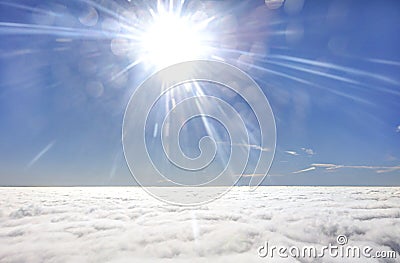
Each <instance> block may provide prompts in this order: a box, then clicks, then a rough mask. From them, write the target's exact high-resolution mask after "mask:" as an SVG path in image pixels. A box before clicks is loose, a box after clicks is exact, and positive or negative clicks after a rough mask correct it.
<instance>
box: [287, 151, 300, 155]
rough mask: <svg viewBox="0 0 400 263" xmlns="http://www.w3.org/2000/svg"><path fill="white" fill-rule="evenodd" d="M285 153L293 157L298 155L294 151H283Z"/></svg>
mask: <svg viewBox="0 0 400 263" xmlns="http://www.w3.org/2000/svg"><path fill="white" fill-rule="evenodd" d="M285 153H287V154H290V155H294V156H297V155H299V154H298V153H297V152H295V151H285Z"/></svg>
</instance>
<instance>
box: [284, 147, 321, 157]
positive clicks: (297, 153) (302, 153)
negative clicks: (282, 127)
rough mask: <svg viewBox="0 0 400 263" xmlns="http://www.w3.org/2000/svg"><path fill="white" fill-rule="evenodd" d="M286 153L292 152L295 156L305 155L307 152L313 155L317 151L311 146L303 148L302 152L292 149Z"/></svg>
mask: <svg viewBox="0 0 400 263" xmlns="http://www.w3.org/2000/svg"><path fill="white" fill-rule="evenodd" d="M285 153H287V154H290V155H293V156H299V155H304V154H307V155H308V156H312V155H314V154H315V152H314V150H313V149H311V148H305V147H303V148H301V151H300V152H297V151H292V150H287V151H285Z"/></svg>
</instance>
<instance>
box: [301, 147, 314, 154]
mask: <svg viewBox="0 0 400 263" xmlns="http://www.w3.org/2000/svg"><path fill="white" fill-rule="evenodd" d="M301 150H302V151H303V152H305V153H306V154H308V155H314V154H315V152H314V151H313V149H311V148H301Z"/></svg>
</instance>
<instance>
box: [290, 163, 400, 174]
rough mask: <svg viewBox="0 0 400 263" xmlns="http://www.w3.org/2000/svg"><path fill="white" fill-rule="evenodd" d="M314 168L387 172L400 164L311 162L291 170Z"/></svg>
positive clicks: (397, 167) (395, 169) (396, 168)
mask: <svg viewBox="0 0 400 263" xmlns="http://www.w3.org/2000/svg"><path fill="white" fill-rule="evenodd" d="M316 168H323V169H325V170H336V169H340V168H348V169H366V170H374V171H375V172H377V173H387V172H393V171H397V170H400V165H398V166H373V165H342V164H332V163H313V164H311V167H309V168H306V169H303V170H300V171H297V172H293V173H300V172H306V171H310V170H315V169H316Z"/></svg>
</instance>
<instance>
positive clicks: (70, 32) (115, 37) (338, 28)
mask: <svg viewBox="0 0 400 263" xmlns="http://www.w3.org/2000/svg"><path fill="white" fill-rule="evenodd" d="M154 6H155V3H152V2H151V3H149V2H148V1H131V2H128V1H115V2H113V1H99V2H91V1H68V3H66V2H65V1H51V3H50V2H49V3H47V2H46V3H44V2H42V1H30V2H29V3H26V1H9V2H8V1H2V2H1V3H0V35H1V39H2V41H1V42H0V185H34V186H35V185H134V184H135V182H134V180H133V178H132V176H131V175H130V172H129V169H128V167H127V165H126V162H125V159H124V155H123V150H122V143H121V129H122V120H123V115H124V110H125V107H126V105H127V103H128V100H129V98H130V96H131V95H132V93H133V91H134V90H135V88H136V87H137V86H138V85H139V84H140V83H142V82H143V81H144V80H145V79H146V78H147V77H149V76H150V75H151V74H153V73H154V72H155V71H156V70H157V67H156V66H154V65H151V63H146V60H144V61H138V59H137V58H138V57H141V54H142V53H143V52H144V51H143V52H142V50H141V49H140V48H137V46H135V45H133V44H132V45H130V44H129V43H131V42H130V41H134V40H133V39H135V36H136V35H140V34H139V33H138V31H137V30H136V28H139V29H141V27H140V25H141V23H143V21H145V22H146V21H147V20H149V19H150V18H149V16H148V14H147V13H148V10H149V9H154V8H155V7H154ZM271 7H277V6H271V4H270V3H269V5H268V4H266V3H265V2H264V1H258V0H257V1H187V2H185V3H184V5H183V7H182V10H183V11H182V14H184V15H188V16H191V15H193V14H195V13H197V15H196V19H197V20H199V21H202V20H203V19H205V18H213V19H211V22H210V23H209V24H208V26H207V28H206V29H205V30H209V33H210V35H212V40H210V41H211V43H210V46H211V47H212V48H210V49H209V50H208V53H207V54H206V55H204V57H201V58H204V59H218V60H222V61H225V62H227V63H230V64H232V65H235V66H237V67H239V68H240V69H242V70H244V71H245V72H247V73H248V74H249V75H250V76H251V77H252V78H254V80H256V82H257V83H258V84H259V86H260V87H261V89H262V90H263V92H264V94H265V96H266V97H267V98H268V100H269V103H270V105H271V108H272V110H273V113H274V116H275V121H276V129H277V146H276V152H275V158H274V161H273V163H272V167H271V169H270V172H269V176H268V177H267V179H266V180H264V184H266V185H276V184H277V185H400V114H399V113H400V74H399V73H400V52H399V49H398V47H399V46H400V36H399V32H400V3H399V2H398V1H384V2H379V1H361V0H354V1H312V0H308V1H307V0H305V1H302V0H288V1H286V2H284V3H283V4H282V6H280V7H278V8H276V9H272V8H271ZM93 10H94V11H93ZM143 10H145V11H143ZM199 14H200V15H199ZM193 16H194V15H193ZM204 17H205V18H204ZM197 20H196V21H197ZM132 28H135V30H130V29H132ZM125 40H126V41H125ZM124 41H125V42H124ZM122 42H123V43H127V44H124V45H125V46H124V45H121V43H122ZM126 46H127V47H128V48H126ZM124 47H125V48H124ZM135 61H138V63H137V64H136V63H134V62H135ZM207 92H208V93H210V94H214V89H212V88H208V90H207V88H206V93H207ZM216 93H217V95H218V92H216ZM217 95H216V96H217ZM218 96H219V95H218ZM236 102H237V100H235V99H232V104H235V103H236ZM164 103H168V101H167V102H164ZM160 107H161V106H160ZM248 121H249V122H250V126H251V123H252V118H251V117H250V118H249V119H248ZM214 124H215V123H214ZM193 125H194V127H192V129H190V126H188V127H187V128H186V129H187V133H191V135H188V136H193V133H192V131H193V130H196V131H197V133H196V136H199V137H201V135H202V134H204V133H205V131H204V130H202V129H198V126H196V124H193ZM215 125H216V126H218V125H217V124H215ZM216 129H217V130H218V129H219V128H216ZM191 130H192V131H191ZM223 132H224V131H223V130H221V131H218V134H223ZM196 136H195V137H196ZM183 147H184V148H186V150H185V149H183V150H184V151H187V152H188V155H194V156H195V155H196V152H197V151H198V148H197V143H193V142H192V141H189V142H188V143H187V144H185V145H184V146H183ZM253 150H257V149H253ZM250 162H251V161H250Z"/></svg>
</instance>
